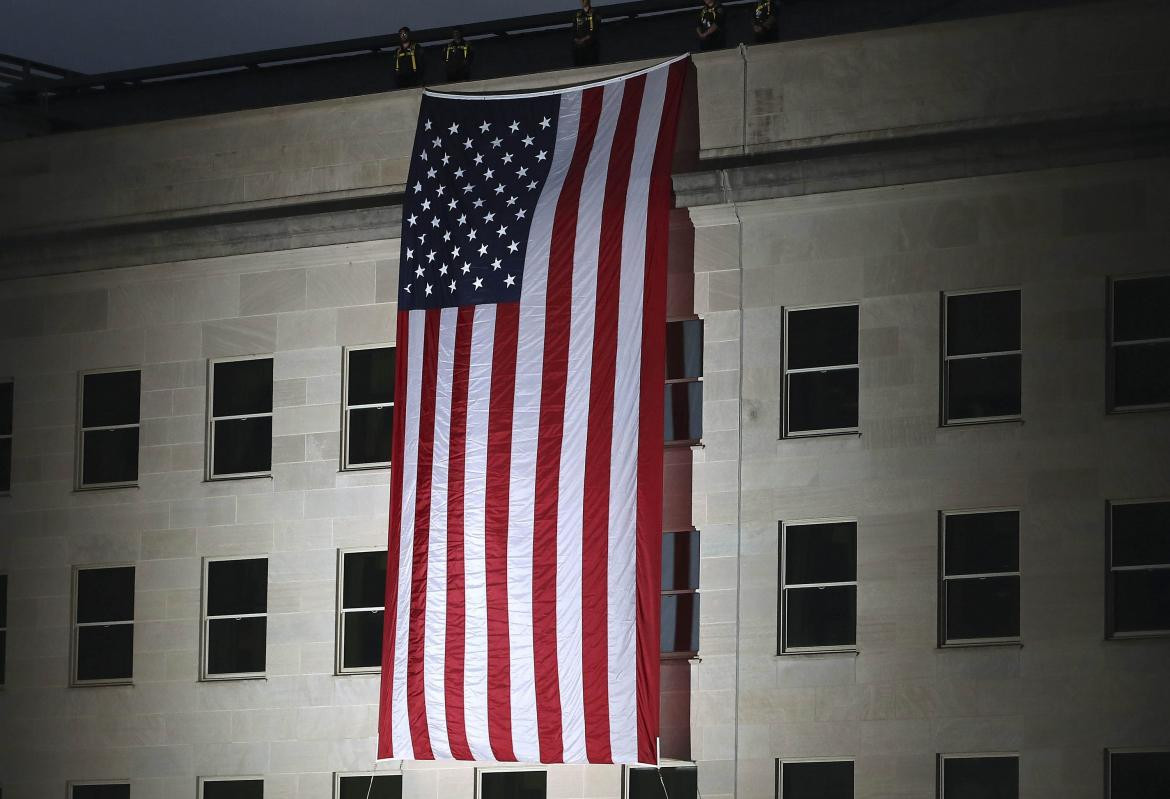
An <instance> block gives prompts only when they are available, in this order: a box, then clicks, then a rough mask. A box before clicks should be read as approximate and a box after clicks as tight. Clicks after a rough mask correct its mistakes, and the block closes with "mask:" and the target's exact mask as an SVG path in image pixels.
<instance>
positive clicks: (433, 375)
mask: <svg viewBox="0 0 1170 799" xmlns="http://www.w3.org/2000/svg"><path fill="white" fill-rule="evenodd" d="M439 313H440V311H439V310H437V309H432V310H428V311H427V312H426V326H425V329H424V333H423V355H422V359H423V360H422V391H421V395H420V397H419V418H418V468H417V476H416V478H415V485H416V486H417V489H416V492H415V502H414V565H413V569H414V571H413V573H412V575H411V576H412V579H411V589H410V640H409V647H410V649H409V655H408V657H407V662H406V706H407V709H408V712H409V714H410V738H411V741H412V742H413V744H414V759H415V760H433V759H434V755H433V754H432V753H431V736H430V732H429V730H428V727H427V703H426V695H425V692H424V685H423V654H424V649H425V646H424V644H425V638H426V621H427V562H428V557H427V556H428V551H427V550H428V548H429V544H430V535H431V465H432V463H433V461H434V456H435V382H436V380H437V375H438V371H439Z"/></svg>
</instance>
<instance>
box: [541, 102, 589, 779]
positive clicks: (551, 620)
mask: <svg viewBox="0 0 1170 799" xmlns="http://www.w3.org/2000/svg"><path fill="white" fill-rule="evenodd" d="M601 95H602V90H601V89H590V90H588V91H586V92H585V93H584V94H583V95H582V97H581V118H580V122H579V124H578V128H577V142H576V145H575V146H574V149H573V158H572V160H571V161H570V162H569V169H568V171H567V173H566V175H565V180H564V183H563V184H562V186H561V193H560V196H559V197H558V198H557V207H556V214H555V216H554V217H553V227H552V230H553V233H552V240H551V242H550V243H549V263H548V274H549V281H548V291H547V294H546V298H545V307H546V312H545V327H544V360H543V364H542V369H543V374H542V377H541V388H540V422H539V424H540V428H539V431H538V437H537V445H536V491H535V513H534V520H533V533H532V535H533V540H532V649H533V660H534V662H535V672H536V721H537V730H538V733H539V736H540V759H541V762H543V763H559V762H561V761H562V760H564V759H565V755H564V739H563V736H562V731H561V696H560V677H559V674H558V672H559V668H558V665H557V504H558V501H559V498H560V492H559V485H560V472H561V438H562V436H563V434H564V426H565V384H566V382H567V380H568V373H569V325H570V322H571V310H572V303H573V251H574V246H575V243H576V238H577V213H578V208H579V203H580V199H581V184H582V182H583V181H584V178H585V168H586V166H587V165H588V163H589V154H590V152H591V151H592V149H593V139H594V136H595V135H596V133H597V121H598V118H599V117H600V116H601Z"/></svg>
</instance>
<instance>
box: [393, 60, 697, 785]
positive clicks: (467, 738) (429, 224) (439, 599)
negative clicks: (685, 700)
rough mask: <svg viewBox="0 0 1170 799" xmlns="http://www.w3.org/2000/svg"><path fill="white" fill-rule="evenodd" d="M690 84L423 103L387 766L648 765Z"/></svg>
mask: <svg viewBox="0 0 1170 799" xmlns="http://www.w3.org/2000/svg"><path fill="white" fill-rule="evenodd" d="M685 69H686V62H685V60H684V59H675V60H673V61H669V62H666V63H664V64H661V65H659V66H657V67H653V68H650V69H647V70H643V71H640V72H636V73H632V74H629V75H623V76H620V77H618V78H613V79H610V80H606V81H602V82H599V83H595V84H589V85H584V86H577V87H572V88H568V89H562V90H555V91H547V92H535V93H528V94H507V95H488V96H470V95H450V94H441V93H435V92H429V91H428V92H424V95H423V100H422V105H421V109H420V112H419V121H418V127H417V130H416V134H415V141H414V145H413V148H412V155H411V164H410V172H409V178H408V183H407V188H406V197H405V200H404V203H403V222H402V249H401V256H400V271H399V294H398V319H397V339H396V347H397V351H398V358H397V367H396V368H397V373H396V375H395V395H394V396H395V398H396V404H395V409H394V425H393V454H392V466H391V500H390V525H389V535H388V547H387V585H386V613H385V617H384V618H385V622H384V636H383V655H382V683H381V695H380V717H379V727H378V755H379V757H380V758H384V759H385V758H397V759H415V760H431V759H434V760H475V761H517V762H542V763H656V762H657V752H656V737H657V732H658V695H659V686H658V668H659V655H658V651H659V641H658V634H659V587H660V581H661V562H660V558H661V515H662V431H663V420H662V402H663V364H664V347H665V340H664V338H665V324H666V323H665V308H666V251H667V234H668V231H667V215H668V213H669V209H670V204H671V188H670V165H671V161H672V156H673V151H674V136H675V128H676V124H677V117H678V107H679V101H680V96H681V89H682V84H683V80H684V76H685Z"/></svg>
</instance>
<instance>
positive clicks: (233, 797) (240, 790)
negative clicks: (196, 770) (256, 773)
mask: <svg viewBox="0 0 1170 799" xmlns="http://www.w3.org/2000/svg"><path fill="white" fill-rule="evenodd" d="M202 799H264V780H204V781H203V796H202Z"/></svg>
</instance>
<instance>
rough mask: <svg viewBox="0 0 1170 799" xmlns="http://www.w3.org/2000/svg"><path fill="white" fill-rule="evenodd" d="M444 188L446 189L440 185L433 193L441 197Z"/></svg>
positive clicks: (445, 188)
mask: <svg viewBox="0 0 1170 799" xmlns="http://www.w3.org/2000/svg"><path fill="white" fill-rule="evenodd" d="M446 190H447V187H446V186H443V185H440V186H439V189H438V191H436V192H435V194H436V195H438V196H439V197H442V196H443V192H445V191H446Z"/></svg>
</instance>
